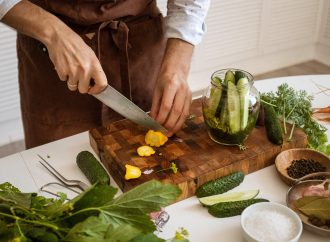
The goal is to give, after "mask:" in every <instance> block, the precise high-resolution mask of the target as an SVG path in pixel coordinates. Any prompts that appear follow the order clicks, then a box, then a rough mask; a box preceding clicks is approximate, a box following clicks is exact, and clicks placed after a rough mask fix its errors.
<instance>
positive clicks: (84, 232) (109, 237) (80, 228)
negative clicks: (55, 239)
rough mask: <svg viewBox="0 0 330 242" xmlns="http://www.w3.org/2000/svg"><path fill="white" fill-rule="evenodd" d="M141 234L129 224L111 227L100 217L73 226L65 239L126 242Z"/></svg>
mask: <svg viewBox="0 0 330 242" xmlns="http://www.w3.org/2000/svg"><path fill="white" fill-rule="evenodd" d="M140 233H141V231H140V230H138V229H136V228H134V227H133V226H131V225H129V224H122V225H120V226H113V225H112V224H109V223H108V222H107V221H105V220H104V219H103V218H101V217H94V216H91V217H89V218H88V219H86V220H85V221H83V222H81V223H78V224H77V225H75V226H74V227H73V228H72V229H71V230H70V232H69V233H68V235H67V236H66V237H65V239H64V241H66V242H128V241H130V240H131V239H132V238H135V237H136V236H138V235H139V234H140Z"/></svg>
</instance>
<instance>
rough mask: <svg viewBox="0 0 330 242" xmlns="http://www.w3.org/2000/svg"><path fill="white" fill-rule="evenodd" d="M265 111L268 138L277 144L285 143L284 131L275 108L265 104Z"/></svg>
mask: <svg viewBox="0 0 330 242" xmlns="http://www.w3.org/2000/svg"><path fill="white" fill-rule="evenodd" d="M263 106H264V111H265V128H266V133H267V137H268V139H269V140H270V141H271V142H272V143H274V144H276V145H281V144H283V131H282V128H281V123H280V120H279V119H278V117H277V115H276V112H275V109H274V108H273V107H272V106H271V105H267V104H265V105H263Z"/></svg>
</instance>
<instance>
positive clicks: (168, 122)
mask: <svg viewBox="0 0 330 242" xmlns="http://www.w3.org/2000/svg"><path fill="white" fill-rule="evenodd" d="M193 49H194V47H193V45H191V44H189V43H187V42H185V41H183V40H180V39H169V40H168V41H167V47H166V51H165V56H164V59H163V63H162V66H161V70H160V73H159V76H158V80H157V84H156V87H155V91H154V95H153V100H152V106H151V112H150V115H151V117H153V118H154V119H156V120H157V121H158V122H159V123H160V124H162V125H163V126H164V127H165V128H166V129H167V130H168V134H167V135H168V136H172V135H173V134H174V133H175V132H177V131H178V130H179V129H180V128H181V127H182V125H183V123H184V122H185V120H186V118H187V117H188V115H189V109H190V104H191V98H192V94H191V91H190V89H189V86H188V83H187V77H188V74H189V68H190V63H191V58H192V53H193Z"/></svg>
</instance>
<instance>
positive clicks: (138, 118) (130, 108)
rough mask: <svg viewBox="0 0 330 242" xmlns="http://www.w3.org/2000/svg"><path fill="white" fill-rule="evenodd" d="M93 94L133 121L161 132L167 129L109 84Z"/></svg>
mask: <svg viewBox="0 0 330 242" xmlns="http://www.w3.org/2000/svg"><path fill="white" fill-rule="evenodd" d="M93 96H94V97H96V98H97V99H98V100H100V101H101V102H103V103H104V104H105V105H107V106H108V107H110V108H111V109H113V110H114V111H116V112H117V113H119V114H120V115H122V116H124V117H125V118H127V119H129V120H131V121H133V122H134V123H137V124H139V125H142V126H144V127H146V128H148V129H152V130H157V131H162V132H166V131H167V130H166V129H165V128H164V127H163V126H162V125H160V124H159V123H158V122H156V121H155V120H154V119H153V118H152V117H150V116H149V115H148V114H147V113H146V112H144V111H143V110H142V109H141V108H139V107H138V106H137V105H135V104H134V103H133V102H132V101H131V100H129V99H127V98H126V97H125V96H124V95H122V94H121V93H120V92H118V91H117V90H116V89H114V88H113V87H111V86H110V85H108V86H107V87H106V88H105V89H104V90H103V91H102V92H101V93H98V94H93Z"/></svg>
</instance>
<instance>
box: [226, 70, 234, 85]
mask: <svg viewBox="0 0 330 242" xmlns="http://www.w3.org/2000/svg"><path fill="white" fill-rule="evenodd" d="M228 82H231V83H233V84H235V75H234V73H233V72H232V71H230V70H229V71H227V72H226V75H225V80H224V84H225V85H226V86H228Z"/></svg>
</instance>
